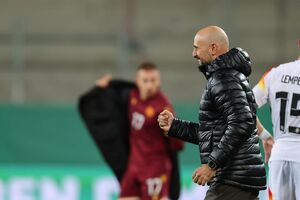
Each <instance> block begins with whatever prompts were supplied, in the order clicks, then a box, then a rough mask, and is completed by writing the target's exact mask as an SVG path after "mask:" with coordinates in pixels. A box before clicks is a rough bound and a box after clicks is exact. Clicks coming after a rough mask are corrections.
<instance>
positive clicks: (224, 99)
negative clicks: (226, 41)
mask: <svg viewBox="0 0 300 200" xmlns="http://www.w3.org/2000/svg"><path fill="white" fill-rule="evenodd" d="M209 91H210V94H211V97H212V100H213V101H214V103H215V106H216V107H217V109H218V110H219V111H220V113H221V114H222V116H224V118H225V121H226V127H225V129H224V134H223V135H222V137H221V139H220V142H219V144H218V145H217V146H215V147H214V148H213V151H212V153H211V154H210V155H209V158H208V163H209V164H212V166H214V168H215V169H218V168H222V167H224V166H225V165H226V163H227V162H228V161H230V159H231V157H232V155H234V154H235V152H236V151H237V149H238V148H239V147H240V145H241V143H242V142H243V141H245V140H247V139H248V138H250V137H251V134H252V131H251V130H254V129H255V121H254V120H253V113H252V112H251V109H250V105H249V103H248V100H247V94H246V92H245V91H244V90H243V88H242V85H241V84H240V83H239V82H237V81H236V80H235V79H234V78H233V77H228V78H227V79H226V82H223V81H222V80H216V84H215V85H214V86H213V87H212V88H211V89H210V90H209ZM249 130H250V131H249Z"/></svg>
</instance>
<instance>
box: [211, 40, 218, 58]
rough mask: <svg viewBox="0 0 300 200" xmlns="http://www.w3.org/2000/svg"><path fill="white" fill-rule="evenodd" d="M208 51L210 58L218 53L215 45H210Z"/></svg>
mask: <svg viewBox="0 0 300 200" xmlns="http://www.w3.org/2000/svg"><path fill="white" fill-rule="evenodd" d="M210 50H211V52H210V53H211V55H212V56H215V55H217V52H218V45H217V44H215V43H212V44H211V47H210Z"/></svg>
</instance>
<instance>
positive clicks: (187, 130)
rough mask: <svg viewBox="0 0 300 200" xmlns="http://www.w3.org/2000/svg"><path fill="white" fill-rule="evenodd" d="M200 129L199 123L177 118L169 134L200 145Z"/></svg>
mask: <svg viewBox="0 0 300 200" xmlns="http://www.w3.org/2000/svg"><path fill="white" fill-rule="evenodd" d="M198 130H199V124H198V123H194V122H189V121H185V120H181V119H177V118H175V119H174V120H173V122H172V125H171V128H170V130H169V132H168V136H171V137H175V138H178V139H180V140H183V141H186V142H189V143H193V144H197V145H198V144H199V139H198Z"/></svg>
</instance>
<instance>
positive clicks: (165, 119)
mask: <svg viewBox="0 0 300 200" xmlns="http://www.w3.org/2000/svg"><path fill="white" fill-rule="evenodd" d="M173 120H174V115H173V114H172V113H171V112H170V111H168V110H164V111H163V112H161V113H160V114H159V115H158V119H157V121H158V124H159V127H160V128H161V129H162V130H163V131H164V132H166V133H167V132H169V130H170V128H171V125H172V122H173Z"/></svg>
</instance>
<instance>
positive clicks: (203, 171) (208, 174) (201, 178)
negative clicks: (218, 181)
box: [192, 164, 216, 186]
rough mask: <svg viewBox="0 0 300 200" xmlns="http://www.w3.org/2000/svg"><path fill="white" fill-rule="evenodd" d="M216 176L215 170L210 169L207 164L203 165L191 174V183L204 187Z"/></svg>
mask: <svg viewBox="0 0 300 200" xmlns="http://www.w3.org/2000/svg"><path fill="white" fill-rule="evenodd" d="M215 175H216V170H213V169H211V168H210V167H209V166H208V165H207V164H203V165H202V166H201V167H199V168H198V169H196V170H195V171H194V173H193V176H192V178H193V181H194V183H197V184H198V185H202V186H204V185H205V184H206V183H207V182H208V181H210V180H211V179H212V178H213V177H214V176H215Z"/></svg>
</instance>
